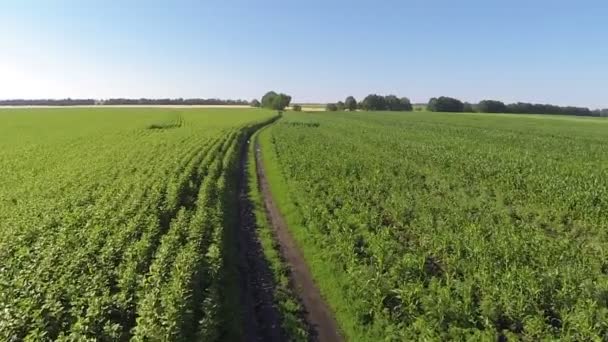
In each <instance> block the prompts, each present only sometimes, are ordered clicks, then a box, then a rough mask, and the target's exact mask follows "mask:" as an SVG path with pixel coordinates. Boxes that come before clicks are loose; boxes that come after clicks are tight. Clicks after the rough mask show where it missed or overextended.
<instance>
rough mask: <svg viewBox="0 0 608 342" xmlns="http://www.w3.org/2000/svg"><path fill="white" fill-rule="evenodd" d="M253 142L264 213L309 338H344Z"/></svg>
mask: <svg viewBox="0 0 608 342" xmlns="http://www.w3.org/2000/svg"><path fill="white" fill-rule="evenodd" d="M254 144H255V145H254V147H255V148H254V151H255V162H256V173H257V177H258V185H259V188H260V189H259V190H260V192H261V194H262V198H263V201H264V207H265V210H266V216H267V219H268V221H269V223H270V226H271V228H272V230H273V232H274V235H275V239H276V240H277V242H278V244H279V246H280V252H281V254H282V257H283V259H284V260H285V262H286V263H287V265H288V266H289V269H290V275H289V276H290V283H291V284H292V286H293V288H294V290H295V292H296V294H297V295H298V297H299V300H300V302H301V304H302V305H303V307H304V311H305V312H304V317H305V319H306V323H307V324H308V326H309V327H310V329H311V331H310V335H311V336H310V339H311V340H312V341H322V342H325V341H344V339H343V337H342V336H341V335H340V330H339V329H338V324H337V322H336V320H335V318H334V317H333V313H332V311H331V310H330V309H329V307H328V306H327V303H325V301H324V300H323V297H322V296H321V292H320V291H319V288H318V287H317V286H316V285H315V282H314V280H313V277H312V274H311V272H310V269H309V268H308V265H307V263H306V261H305V259H304V256H303V255H302V252H301V251H300V249H299V248H298V246H297V244H296V243H295V241H294V239H293V237H292V236H291V233H290V231H289V228H288V226H287V223H286V221H285V219H284V218H283V216H282V215H281V212H280V211H279V209H278V207H277V205H276V203H275V202H274V200H273V198H272V193H271V191H270V186H269V184H268V179H267V177H266V172H265V170H264V164H263V161H262V152H261V149H260V146H259V142H258V140H257V139H256V140H255V142H254Z"/></svg>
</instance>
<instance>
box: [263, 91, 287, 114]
mask: <svg viewBox="0 0 608 342" xmlns="http://www.w3.org/2000/svg"><path fill="white" fill-rule="evenodd" d="M290 102H291V96H289V95H285V94H283V93H280V94H277V93H276V92H274V91H269V92H267V93H266V95H264V96H263V97H262V107H264V108H268V109H274V110H283V109H285V107H287V106H289V103H290Z"/></svg>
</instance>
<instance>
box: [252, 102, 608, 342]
mask: <svg viewBox="0 0 608 342" xmlns="http://www.w3.org/2000/svg"><path fill="white" fill-rule="evenodd" d="M260 139H261V144H262V147H263V153H264V163H265V165H266V168H267V173H268V177H269V179H270V181H271V186H272V191H273V195H274V196H275V197H276V200H277V201H278V203H279V205H280V207H281V210H282V211H283V213H284V215H286V217H287V221H288V223H289V224H290V229H291V230H292V233H293V234H294V236H295V238H296V240H297V241H298V243H299V244H300V247H301V248H302V249H303V252H304V254H305V257H306V258H307V261H308V263H309V265H310V267H311V269H312V272H313V274H314V276H315V278H316V281H317V283H318V285H319V287H320V288H321V291H322V293H323V294H324V296H325V297H326V299H327V301H328V302H329V304H330V306H331V307H332V308H333V310H334V311H335V315H336V318H337V320H338V322H339V324H340V325H341V328H342V329H343V333H344V335H345V336H346V337H347V338H348V339H350V340H352V341H379V340H399V341H407V340H426V341H431V340H437V341H439V340H449V339H453V340H456V341H461V340H466V339H472V340H487V341H496V340H497V339H500V338H507V339H509V340H517V339H523V340H527V341H539V340H545V339H548V340H552V339H555V340H557V339H562V340H571V341H589V340H608V149H607V147H608V121H603V120H592V119H587V120H585V119H575V118H572V119H568V120H561V119H559V120H558V119H554V118H553V117H550V116H547V117H542V118H541V117H534V116H529V117H519V116H509V115H484V114H478V115H475V114H471V115H463V114H431V113H425V112H422V113H408V114H404V113H332V114H328V113H318V114H312V113H300V114H297V113H288V114H287V115H286V116H285V117H284V118H282V119H281V120H279V121H278V122H277V123H276V124H274V125H273V126H271V127H270V128H268V129H266V130H264V131H263V133H262V134H261V135H260Z"/></svg>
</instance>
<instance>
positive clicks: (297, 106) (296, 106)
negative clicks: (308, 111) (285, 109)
mask: <svg viewBox="0 0 608 342" xmlns="http://www.w3.org/2000/svg"><path fill="white" fill-rule="evenodd" d="M291 110H293V111H294V112H301V111H302V106H300V105H297V104H294V105H293V106H291Z"/></svg>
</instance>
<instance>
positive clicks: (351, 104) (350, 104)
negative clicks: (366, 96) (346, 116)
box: [344, 96, 357, 112]
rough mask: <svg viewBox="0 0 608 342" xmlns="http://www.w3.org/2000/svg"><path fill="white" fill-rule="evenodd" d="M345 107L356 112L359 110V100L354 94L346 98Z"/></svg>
mask: <svg viewBox="0 0 608 342" xmlns="http://www.w3.org/2000/svg"><path fill="white" fill-rule="evenodd" d="M344 107H345V108H346V109H348V110H350V111H351V112H354V111H355V110H357V100H355V98H354V97H352V96H349V97H347V98H346V100H344Z"/></svg>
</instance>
